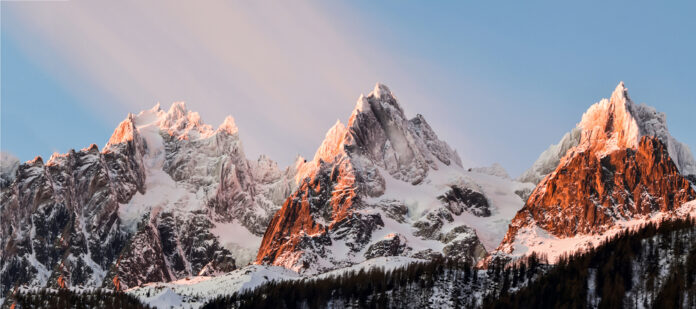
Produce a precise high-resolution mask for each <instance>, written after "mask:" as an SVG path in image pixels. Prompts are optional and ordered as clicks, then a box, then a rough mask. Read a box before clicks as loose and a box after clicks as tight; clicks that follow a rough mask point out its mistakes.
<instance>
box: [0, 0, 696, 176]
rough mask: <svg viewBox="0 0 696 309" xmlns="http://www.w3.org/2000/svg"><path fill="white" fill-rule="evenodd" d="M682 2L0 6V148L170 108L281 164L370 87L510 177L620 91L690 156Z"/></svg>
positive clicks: (74, 142) (99, 133)
mask: <svg viewBox="0 0 696 309" xmlns="http://www.w3.org/2000/svg"><path fill="white" fill-rule="evenodd" d="M692 3H693V2H684V3H671V4H667V5H665V4H663V5H657V4H656V3H650V2H647V1H633V2H628V1H626V2H624V1H612V2H611V3H604V2H582V3H579V2H578V3H575V4H568V3H559V2H550V1H549V2H541V1H533V2H526V3H518V2H510V3H502V2H501V3H497V4H494V5H491V4H488V2H483V1H480V2H472V3H463V2H462V1H458V2H417V1H378V2H370V1H352V2H349V3H344V4H338V3H332V4H327V3H320V2H293V3H292V6H291V4H289V3H285V4H281V5H284V7H276V6H272V5H271V4H259V3H251V4H249V3H243V4H229V3H223V2H215V1H211V2H206V5H205V6H194V4H192V3H185V4H183V6H181V5H182V4H181V3H179V4H178V6H173V5H172V4H171V3H169V2H154V1H152V2H147V3H145V4H142V3H140V4H136V2H120V3H109V4H106V2H94V1H92V2H85V1H61V2H40V1H39V2H36V1H32V2H21V1H17V2H2V4H1V5H2V11H1V14H2V16H1V17H2V18H1V23H2V42H1V43H2V45H1V51H2V57H1V61H2V63H1V66H0V68H1V71H2V72H1V73H2V76H1V77H2V79H1V87H0V90H1V91H2V93H1V97H0V104H1V105H0V112H1V115H0V120H1V123H0V138H1V140H0V148H2V151H8V152H11V153H13V154H15V155H17V156H19V157H20V159H22V160H28V159H31V158H33V157H34V156H35V155H42V156H45V157H48V156H50V154H51V153H52V152H54V151H58V152H65V151H67V150H69V149H70V148H76V149H79V148H83V147H86V146H88V145H89V144H91V143H96V144H97V145H99V146H100V147H101V146H103V145H104V143H105V142H106V141H107V140H108V137H109V136H110V134H111V132H112V130H113V128H115V127H116V125H117V124H118V122H120V121H121V120H122V119H124V118H125V117H126V114H127V113H128V112H137V111H140V110H142V109H147V108H150V107H151V106H153V105H154V104H155V103H156V102H161V103H162V104H163V105H164V106H168V105H169V104H171V102H173V101H180V100H182V101H186V103H187V106H189V108H190V109H192V110H196V111H198V112H199V113H200V114H201V116H202V118H203V119H204V121H206V122H208V123H211V124H212V125H217V124H219V123H220V122H221V121H222V120H223V118H224V116H225V115H228V114H231V115H232V116H234V117H235V119H236V122H237V124H238V126H239V128H240V135H241V136H242V141H243V143H244V145H245V148H246V151H247V154H248V156H249V157H252V158H253V157H255V156H257V155H259V154H261V153H265V154H268V155H270V156H271V157H272V158H274V159H275V160H277V161H279V162H280V163H281V164H283V165H285V164H289V163H290V162H291V161H292V160H293V159H294V157H295V155H297V154H301V155H303V156H305V157H312V155H313V153H314V151H315V149H316V147H318V145H319V143H320V142H321V140H322V139H323V136H324V133H325V132H326V130H327V129H328V128H329V127H330V126H331V125H332V124H333V123H334V122H335V121H336V119H341V120H342V121H346V120H347V117H348V116H349V114H350V111H351V110H352V109H353V106H354V104H355V101H356V99H357V98H358V96H359V95H360V93H367V92H368V91H370V90H371V88H372V87H373V85H374V83H375V82H377V81H381V82H384V83H385V84H387V85H388V86H390V88H391V89H392V91H393V92H394V93H395V94H396V95H397V97H398V98H399V99H400V101H401V103H402V105H403V106H404V108H405V110H406V113H407V114H409V115H415V114H416V113H421V114H423V115H424V116H425V117H426V119H427V120H428V121H429V122H430V123H431V125H432V126H433V128H434V129H435V130H436V132H437V133H438V134H439V135H440V137H441V138H442V139H444V140H446V141H447V142H448V143H450V144H451V145H452V146H454V147H455V148H456V149H458V151H459V153H460V155H461V156H462V158H463V159H464V161H465V162H466V163H467V164H471V165H488V164H490V163H493V162H499V163H501V164H502V165H503V166H504V167H505V168H506V169H508V171H509V172H510V173H511V174H512V175H515V176H516V175H519V174H520V173H521V172H522V171H523V170H525V169H526V168H527V167H528V166H530V165H531V164H532V162H533V161H534V160H535V159H536V157H537V156H538V155H539V154H540V153H541V151H543V150H544V149H545V148H546V147H547V146H548V145H549V144H552V143H555V142H557V141H558V140H559V139H560V137H561V136H562V135H563V134H564V133H565V132H567V131H568V130H570V129H571V128H572V127H574V126H575V124H576V123H577V122H578V121H579V120H580V117H581V115H582V113H583V112H584V111H585V110H586V109H587V107H589V106H590V105H591V104H592V103H594V102H596V101H599V100H600V99H601V98H603V97H608V96H609V95H610V94H611V91H612V90H613V89H614V87H615V86H616V84H618V82H619V81H621V80H623V81H624V82H625V83H626V85H627V87H628V89H629V93H630V95H631V97H632V98H633V100H634V101H636V102H639V103H643V102H645V103H647V104H648V105H651V106H654V107H656V108H657V109H658V110H659V111H662V112H665V113H666V114H667V119H668V125H669V129H670V131H671V133H672V135H674V136H675V137H676V138H677V139H678V140H680V141H683V142H685V143H687V144H688V145H689V146H690V147H691V148H692V149H693V148H696V134H695V133H694V132H695V131H694V129H693V124H692V123H693V119H694V116H695V115H696V92H694V91H692V90H691V87H692V86H693V85H694V84H695V83H696V59H695V58H694V57H693V55H696V37H695V36H694V35H693V33H694V29H696V20H695V19H694V18H693V16H692V15H693V12H696V6H695V5H694V4H692ZM276 5H277V4H276ZM694 150H696V149H694Z"/></svg>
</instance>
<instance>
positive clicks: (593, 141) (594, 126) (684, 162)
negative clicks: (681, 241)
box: [520, 82, 696, 183]
mask: <svg viewBox="0 0 696 309" xmlns="http://www.w3.org/2000/svg"><path fill="white" fill-rule="evenodd" d="M643 136H652V137H656V138H658V139H659V140H660V141H661V142H662V143H663V144H665V146H666V147H667V151H668V153H669V156H670V157H671V159H672V161H674V163H675V164H676V165H677V169H678V170H679V171H680V173H681V174H683V175H696V160H694V157H693V155H692V154H691V150H690V149H689V147H688V146H687V145H685V144H683V143H680V142H679V141H677V140H676V139H675V138H674V137H672V135H671V134H670V133H669V130H668V129H667V117H666V116H665V114H664V113H660V112H657V111H656V110H655V108H653V107H650V106H647V105H645V104H635V103H634V102H633V100H631V98H630V96H629V95H628V89H627V88H626V86H625V85H624V83H623V82H620V83H619V84H618V85H617V86H616V88H615V89H614V91H613V92H612V94H611V96H610V97H609V99H602V100H600V101H599V102H597V103H595V104H593V105H592V106H590V107H589V108H588V109H587V111H586V112H585V113H584V114H583V116H582V119H581V121H580V122H579V123H578V124H577V126H576V127H575V128H573V129H572V130H571V131H570V132H568V133H567V134H565V135H564V136H563V138H562V139H561V141H560V142H559V143H558V144H556V145H551V146H550V147H549V148H548V149H547V150H546V151H544V152H543V153H542V154H541V155H540V156H539V158H538V159H537V161H536V162H534V164H533V165H532V167H531V168H530V169H529V170H527V171H526V172H525V173H524V174H522V176H520V180H521V181H525V182H532V183H539V182H540V181H541V180H542V179H543V178H544V176H546V175H548V174H549V173H551V172H552V171H553V170H554V169H555V168H556V166H558V164H559V163H560V161H561V158H563V157H564V156H565V155H566V153H567V152H568V151H569V150H572V151H575V152H583V151H587V150H591V151H592V152H593V153H595V154H596V155H597V156H598V157H604V156H606V155H608V154H610V153H611V152H613V151H617V150H622V149H626V148H630V149H637V147H638V145H639V143H640V140H641V138H642V137H643Z"/></svg>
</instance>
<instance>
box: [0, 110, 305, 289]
mask: <svg viewBox="0 0 696 309" xmlns="http://www.w3.org/2000/svg"><path fill="white" fill-rule="evenodd" d="M4 157H5V155H4V154H3V158H4ZM10 163H12V164H10ZM1 167H2V169H1V170H0V180H1V181H0V185H1V186H0V190H1V191H0V202H2V203H1V204H0V219H1V221H2V222H3V224H2V225H1V226H0V245H1V246H2V249H1V250H0V298H1V297H2V295H5V294H6V293H7V292H8V291H10V290H12V289H13V288H15V287H17V286H19V285H26V286H30V287H46V286H48V287H73V286H85V287H100V286H106V287H110V288H117V289H125V288H129V287H133V286H136V285H139V284H142V283H147V282H156V281H171V280H176V279H181V278H184V277H188V276H195V275H199V274H207V275H215V274H219V273H223V272H227V271H230V270H233V269H234V268H235V267H236V256H239V255H240V252H239V250H244V252H243V253H241V255H248V252H246V251H249V250H251V251H255V250H256V247H254V246H255V244H253V243H252V244H248V243H249V241H247V240H245V244H247V246H250V248H241V247H239V246H237V245H236V244H234V243H223V242H222V241H221V238H220V237H221V236H225V234H226V231H225V230H220V229H218V230H216V229H215V228H216V226H217V225H220V224H224V225H225V226H234V225H240V226H241V227H240V228H241V230H245V229H246V230H248V231H249V234H250V235H252V236H253V235H254V234H255V235H258V236H260V235H262V234H263V232H264V230H265V227H266V225H267V224H268V222H269V221H270V218H271V215H272V214H273V213H274V212H275V211H276V210H277V209H278V208H280V205H281V203H282V201H283V200H284V198H285V197H286V196H287V195H289V193H290V192H291V191H292V190H293V189H294V187H295V181H294V176H295V170H296V169H295V167H292V168H288V169H285V170H281V169H279V168H278V167H277V165H276V163H275V162H273V161H271V160H270V159H268V158H267V157H264V156H262V157H261V158H259V159H258V160H256V161H250V160H247V159H246V156H245V154H244V151H243V148H242V145H241V141H240V139H239V135H238V132H237V128H236V126H235V125H234V120H233V119H232V118H231V117H228V118H226V119H225V121H224V122H223V124H222V125H220V126H219V127H218V128H217V129H214V128H213V127H211V126H209V125H207V124H205V123H203V122H202V121H201V119H200V116H198V114H197V113H195V112H190V111H188V110H187V109H186V107H185V105H184V104H183V103H175V104H173V105H172V107H171V108H170V109H169V110H168V111H164V110H162V109H160V107H159V105H158V106H155V107H154V108H153V109H151V110H147V111H143V112H141V113H139V114H138V115H133V114H130V115H128V117H127V119H125V120H124V121H123V122H121V123H120V124H119V126H118V127H117V128H116V129H115V130H114V133H113V135H112V136H111V138H110V139H109V141H108V143H107V144H106V146H105V147H104V149H103V150H102V151H99V149H98V148H97V146H96V145H92V146H90V147H89V148H86V149H83V150H81V151H70V152H68V153H67V154H63V155H59V154H54V155H53V156H52V157H51V159H50V160H49V161H48V162H46V163H45V164H44V162H43V160H42V159H41V158H37V159H35V160H33V161H29V162H27V163H24V164H21V165H19V164H15V163H14V161H12V162H11V161H9V160H8V161H7V162H4V159H3V162H2V166H1ZM227 241H228V242H229V239H227ZM252 242H253V241H252ZM256 245H258V244H256Z"/></svg>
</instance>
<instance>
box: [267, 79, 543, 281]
mask: <svg viewBox="0 0 696 309" xmlns="http://www.w3.org/2000/svg"><path fill="white" fill-rule="evenodd" d="M297 177H298V180H299V181H300V184H299V188H298V190H297V191H296V192H295V193H293V194H292V195H291V196H290V198H289V199H288V200H287V201H286V203H285V204H284V206H283V208H281V210H280V211H278V213H277V214H276V215H275V216H274V218H273V220H272V221H271V223H270V226H269V228H268V230H267V232H266V234H265V235H264V240H263V243H262V245H261V248H260V250H259V255H258V257H257V262H258V263H262V264H270V265H278V266H284V267H287V268H290V269H293V270H296V271H299V272H301V273H303V274H313V273H321V272H325V271H328V270H332V269H337V268H341V267H348V266H350V265H354V264H356V263H360V262H362V261H365V260H367V259H371V258H375V257H380V256H409V257H414V258H432V257H434V256H443V255H444V256H449V257H459V258H462V259H469V260H473V261H476V260H478V259H481V258H483V257H484V256H485V255H486V251H487V250H490V249H493V248H495V246H497V244H498V243H499V242H500V240H501V239H502V237H503V236H504V234H505V231H506V229H507V225H508V224H509V222H510V220H511V218H512V217H513V216H514V214H515V212H516V211H517V210H519V209H520V208H521V207H522V205H523V203H524V202H523V200H522V198H521V195H522V194H520V192H529V191H531V189H532V188H533V185H531V184H522V183H519V182H516V181H513V180H511V179H509V178H508V177H506V173H505V172H504V170H502V168H500V167H499V166H494V167H491V168H484V169H471V170H467V169H464V168H463V167H462V166H461V160H460V158H459V156H458V154H457V153H456V151H454V150H452V149H451V148H450V147H449V146H448V145H447V143H445V142H444V141H441V140H439V139H438V138H437V135H436V134H435V132H434V131H433V130H432V128H431V127H430V125H428V123H427V122H426V121H425V119H424V118H423V116H421V115H417V116H416V117H414V118H412V119H407V118H406V116H405V114H404V111H403V110H402V108H401V106H400V105H399V104H398V103H397V100H396V98H395V97H394V95H393V94H392V93H391V91H390V90H389V89H388V88H387V87H386V86H384V85H381V84H377V85H376V86H375V88H374V90H373V91H372V92H371V93H370V94H369V95H367V96H364V95H362V96H361V97H360V98H359V99H358V102H357V104H356V107H355V109H354V111H353V113H352V115H351V116H350V119H349V121H348V125H343V124H342V123H341V122H340V121H338V122H337V123H336V124H335V125H334V126H333V127H332V128H331V129H330V130H329V131H328V133H327V134H326V138H325V140H324V141H323V143H322V144H321V145H320V147H319V148H318V150H317V152H316V154H315V156H314V160H312V161H310V162H307V163H306V164H304V165H303V166H302V167H301V168H300V169H299V172H298V174H297Z"/></svg>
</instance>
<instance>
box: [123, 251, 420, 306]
mask: <svg viewBox="0 0 696 309" xmlns="http://www.w3.org/2000/svg"><path fill="white" fill-rule="evenodd" d="M417 261H422V260H418V259H413V258H407V257H379V258H375V259H371V260H368V261H365V262H363V263H360V264H356V265H353V266H351V267H347V268H342V269H339V270H335V271H330V272H327V273H323V274H320V275H315V276H302V275H300V274H298V273H296V272H294V271H292V270H289V269H287V268H284V267H279V266H267V265H249V266H245V267H243V268H240V269H236V270H234V271H231V272H229V273H226V274H224V275H220V276H217V277H208V276H198V277H192V278H184V279H181V280H177V281H172V282H166V283H150V284H145V285H143V286H139V287H135V288H132V289H129V290H126V293H129V294H131V295H133V296H136V297H138V298H139V299H140V300H141V301H142V302H143V303H145V304H148V305H150V306H156V307H157V308H170V307H174V308H199V307H202V306H203V305H204V304H205V303H206V302H207V301H209V300H210V299H213V298H216V297H219V296H222V295H231V294H233V293H235V292H242V291H245V290H249V289H254V288H256V287H258V286H260V285H262V284H265V283H268V282H271V281H276V282H277V281H288V280H308V279H314V278H324V277H328V276H336V275H340V274H342V273H344V272H350V271H356V272H357V271H360V270H369V269H372V268H381V269H384V270H391V269H395V268H399V267H403V266H405V265H408V264H409V263H413V262H417Z"/></svg>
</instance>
